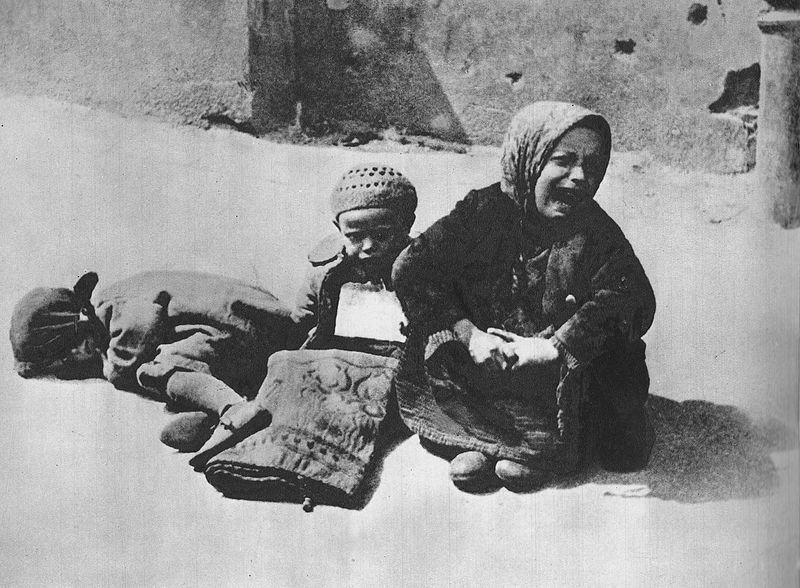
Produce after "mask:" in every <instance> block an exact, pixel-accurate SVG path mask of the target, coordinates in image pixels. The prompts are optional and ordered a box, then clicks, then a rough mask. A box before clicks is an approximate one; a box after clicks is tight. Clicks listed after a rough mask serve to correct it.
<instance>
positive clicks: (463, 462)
mask: <svg viewBox="0 0 800 588" xmlns="http://www.w3.org/2000/svg"><path fill="white" fill-rule="evenodd" d="M450 479H451V480H452V482H453V484H455V486H456V487H457V488H458V489H459V490H463V491H465V492H481V491H484V490H488V489H490V488H492V487H494V486H497V485H498V480H497V478H495V475H494V463H493V462H492V461H491V460H490V459H489V458H488V457H486V456H485V455H484V454H482V453H481V452H479V451H465V452H463V453H459V454H458V455H456V456H455V457H454V458H453V460H452V461H451V462H450Z"/></svg>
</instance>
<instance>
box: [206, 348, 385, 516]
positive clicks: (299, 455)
mask: <svg viewBox="0 0 800 588" xmlns="http://www.w3.org/2000/svg"><path fill="white" fill-rule="evenodd" d="M397 363H398V362H397V360H396V359H393V358H388V357H378V356H375V355H371V354H365V353H359V352H352V351H342V350H336V349H332V350H314V351H311V350H300V351H281V352H278V353H276V354H274V355H273V356H272V357H270V360H269V371H268V376H267V379H266V380H265V382H264V384H263V386H262V388H261V390H260V391H259V393H258V396H257V397H256V399H255V400H254V402H255V403H258V405H259V407H260V408H261V409H262V410H263V411H265V412H268V413H270V414H271V415H272V421H271V423H270V425H269V426H268V427H266V428H264V429H262V430H261V431H259V432H257V433H255V434H253V435H251V436H250V437H248V438H247V439H245V440H244V441H241V442H240V443H238V444H237V445H236V446H235V447H233V448H231V449H227V450H225V451H223V452H222V453H220V454H219V455H217V456H215V457H213V458H212V459H211V460H209V462H208V464H207V466H206V469H205V473H206V478H207V479H208V481H209V482H210V483H211V484H212V485H213V486H215V487H216V488H217V489H219V490H220V491H221V492H222V493H223V494H225V495H228V496H236V497H245V498H254V499H262V500H287V501H298V502H299V501H302V500H303V499H304V498H305V497H310V498H311V499H313V501H314V502H315V503H318V504H323V503H324V504H335V505H338V506H344V507H354V506H355V505H356V504H357V503H358V500H357V494H358V493H359V492H360V491H361V489H362V486H363V484H364V482H365V480H366V478H367V476H368V474H369V473H370V470H371V468H372V465H373V462H374V458H375V455H376V451H378V450H379V449H380V447H381V446H382V444H386V443H387V442H388V441H389V439H388V438H387V437H386V435H387V434H388V433H387V431H386V419H387V414H389V404H390V398H391V396H392V378H393V375H394V371H395V369H396V366H397Z"/></svg>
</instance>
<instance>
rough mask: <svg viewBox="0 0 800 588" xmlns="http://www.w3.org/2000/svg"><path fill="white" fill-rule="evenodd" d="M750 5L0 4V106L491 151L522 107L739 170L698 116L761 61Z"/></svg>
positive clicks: (625, 146) (464, 1)
mask: <svg viewBox="0 0 800 588" xmlns="http://www.w3.org/2000/svg"><path fill="white" fill-rule="evenodd" d="M759 7H760V3H759V0H742V2H739V3H736V4H733V3H729V2H728V1H727V0H715V1H713V2H712V1H706V2H688V1H686V2H661V1H657V0H649V1H647V2H631V1H630V0H606V1H604V2H594V3H586V2H580V1H579V0H558V1H556V0H191V1H190V0H151V1H147V2H145V1H143V0H138V1H136V0H128V1H126V2H121V1H116V0H105V1H104V0H61V1H60V2H47V1H44V0H25V1H23V0H0V89H2V88H6V89H7V90H9V91H14V92H26V93H35V94H48V95H51V96H56V97H58V98H62V99H66V100H72V101H76V102H80V103H84V104H92V105H99V106H102V107H106V108H110V109H114V110H120V111H123V112H142V113H147V114H156V115H158V116H162V117H166V118H169V119H176V120H181V121H186V122H190V123H198V122H200V123H202V122H203V121H209V120H210V121H212V122H213V121H223V122H228V123H231V124H234V125H238V126H240V128H242V129H244V130H251V131H253V132H264V131H267V130H271V129H275V128H281V127H287V126H289V125H292V124H295V123H300V124H301V125H302V126H303V127H304V128H305V129H306V130H307V132H309V133H318V134H324V133H330V132H337V131H340V130H341V129H352V128H369V129H372V130H377V131H380V130H383V129H386V128H389V127H393V128H395V129H397V130H398V131H399V132H400V133H406V134H412V135H416V134H422V135H433V136H436V137H440V138H443V139H446V140H451V141H460V142H470V143H485V144H497V143H498V142H499V141H500V140H501V138H502V134H503V131H504V129H505V126H506V125H507V123H508V120H509V119H510V117H511V115H512V114H513V112H514V111H515V110H517V109H518V108H519V107H520V106H522V105H523V104H525V103H527V102H530V101H531V100H536V99H545V98H546V99H563V100H572V101H576V102H579V103H582V104H584V105H586V106H589V107H592V108H596V109H598V110H600V111H601V112H603V113H604V114H606V115H607V116H608V117H609V119H610V121H611V123H612V127H613V130H614V135H615V145H616V147H617V148H618V149H621V150H648V151H650V152H652V153H653V155H654V156H656V157H657V158H658V159H660V160H663V161H667V162H670V163H673V164H677V165H680V166H685V167H700V168H705V169H710V170H714V171H727V172H731V171H744V170H746V169H748V168H749V167H750V166H751V165H752V163H753V151H754V150H753V149H752V147H753V145H752V140H751V139H752V137H751V136H750V135H751V130H748V128H747V126H746V125H745V124H744V123H743V122H742V120H741V119H740V118H737V117H736V116H732V115H728V114H712V113H710V112H709V109H708V106H709V105H710V104H711V103H712V102H714V101H716V100H717V99H718V98H719V97H720V95H721V94H722V91H723V81H724V80H725V78H726V74H727V72H729V71H731V70H738V69H743V68H746V67H749V66H751V65H752V64H753V63H755V62H757V61H758V58H759V43H760V40H759V33H758V28H757V25H756V18H757V16H758V11H759Z"/></svg>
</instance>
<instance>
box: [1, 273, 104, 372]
mask: <svg viewBox="0 0 800 588" xmlns="http://www.w3.org/2000/svg"><path fill="white" fill-rule="evenodd" d="M96 284H97V274H95V273H93V272H90V273H88V274H86V275H84V276H83V277H82V278H81V279H80V280H78V283H77V284H76V285H75V289H74V290H70V289H68V288H36V289H34V290H31V291H30V292H28V293H27V294H26V295H25V296H23V297H22V299H21V300H20V301H19V302H18V303H17V305H16V306H15V307H14V312H13V314H12V315H11V329H10V332H9V337H10V339H11V349H12V352H13V353H14V364H15V366H14V368H15V370H16V371H17V373H19V375H21V376H29V375H31V374H32V373H33V372H34V371H35V368H36V366H41V365H45V364H48V363H51V362H53V361H55V360H57V359H60V358H61V357H62V356H63V355H64V354H66V353H68V352H69V351H70V350H71V349H74V348H75V347H77V346H78V345H80V344H81V342H82V336H81V334H80V332H79V329H78V323H79V322H80V318H81V310H82V309H83V308H84V306H86V305H87V304H88V303H89V297H90V296H91V293H92V290H93V289H94V287H95V285H96Z"/></svg>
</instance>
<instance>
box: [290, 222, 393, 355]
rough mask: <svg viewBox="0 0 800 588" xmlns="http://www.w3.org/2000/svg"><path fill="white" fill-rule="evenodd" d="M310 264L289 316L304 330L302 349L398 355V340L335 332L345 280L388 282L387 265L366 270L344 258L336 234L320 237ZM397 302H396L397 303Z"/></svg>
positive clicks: (382, 286)
mask: <svg viewBox="0 0 800 588" xmlns="http://www.w3.org/2000/svg"><path fill="white" fill-rule="evenodd" d="M308 259H309V262H310V264H311V266H310V268H309V270H308V272H307V273H306V276H305V281H304V283H303V286H302V287H301V289H300V290H299V292H298V295H297V300H296V304H295V308H294V310H293V312H292V316H293V318H294V320H295V322H296V323H297V324H298V331H300V332H303V333H308V336H307V338H306V340H305V342H303V344H302V348H303V349H333V348H335V349H344V350H349V351H359V352H362V353H371V354H374V355H380V356H384V357H399V355H400V353H401V348H402V345H400V344H399V342H398V341H389V340H378V339H370V338H365V337H347V336H340V335H337V334H336V321H337V312H338V309H339V303H340V298H341V294H342V289H343V287H345V286H346V285H348V284H368V283H369V284H376V285H378V286H380V288H382V289H384V288H389V290H387V291H391V290H390V286H391V266H387V267H386V269H385V271H384V272H383V273H378V274H375V273H373V272H370V271H368V270H367V269H366V268H365V267H364V266H363V265H362V264H359V263H358V260H355V259H351V258H348V257H347V256H346V255H345V253H344V246H343V244H342V240H341V237H340V235H339V234H335V235H331V236H329V237H327V238H325V239H323V240H322V241H321V242H320V243H319V244H317V246H316V247H314V248H313V249H312V250H311V252H310V253H309V255H308ZM398 304H399V303H398Z"/></svg>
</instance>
